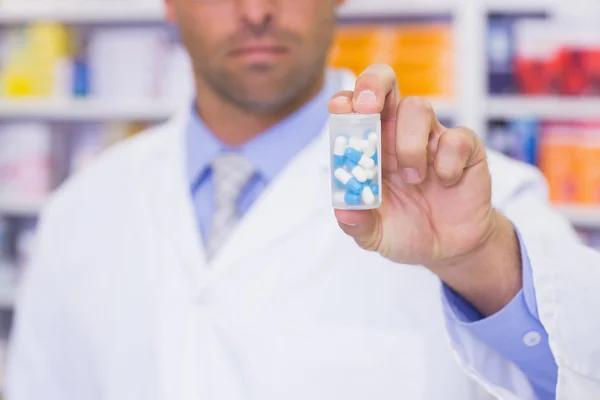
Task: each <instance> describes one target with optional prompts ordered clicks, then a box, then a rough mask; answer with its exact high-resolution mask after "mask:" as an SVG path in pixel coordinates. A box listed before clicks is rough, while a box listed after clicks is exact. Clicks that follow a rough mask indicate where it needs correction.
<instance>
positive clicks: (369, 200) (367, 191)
mask: <svg viewBox="0 0 600 400" xmlns="http://www.w3.org/2000/svg"><path fill="white" fill-rule="evenodd" d="M360 196H361V198H362V201H363V202H364V203H365V204H366V205H368V206H370V205H373V204H375V200H376V199H375V194H374V193H373V191H372V190H371V187H369V186H365V187H364V188H363V191H362V193H361V195H360Z"/></svg>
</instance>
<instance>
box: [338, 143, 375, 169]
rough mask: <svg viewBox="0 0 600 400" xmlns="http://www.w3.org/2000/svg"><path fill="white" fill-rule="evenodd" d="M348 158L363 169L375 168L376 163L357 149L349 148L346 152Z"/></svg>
mask: <svg viewBox="0 0 600 400" xmlns="http://www.w3.org/2000/svg"><path fill="white" fill-rule="evenodd" d="M345 155H346V158H347V159H349V160H351V161H354V162H355V163H357V164H358V165H360V166H361V167H363V168H373V167H375V161H374V160H373V159H372V158H370V157H367V156H366V155H365V154H364V153H363V152H362V151H358V150H356V149H355V148H352V147H348V148H347V149H346V152H345Z"/></svg>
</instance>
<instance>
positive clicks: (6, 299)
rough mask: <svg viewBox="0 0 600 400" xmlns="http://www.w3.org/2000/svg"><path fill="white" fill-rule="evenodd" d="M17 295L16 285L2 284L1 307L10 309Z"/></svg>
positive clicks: (0, 288) (0, 289) (0, 290)
mask: <svg viewBox="0 0 600 400" xmlns="http://www.w3.org/2000/svg"><path fill="white" fill-rule="evenodd" d="M16 296H17V292H16V288H15V286H9V285H0V309H10V308H12V307H13V305H14V304H15V298H16Z"/></svg>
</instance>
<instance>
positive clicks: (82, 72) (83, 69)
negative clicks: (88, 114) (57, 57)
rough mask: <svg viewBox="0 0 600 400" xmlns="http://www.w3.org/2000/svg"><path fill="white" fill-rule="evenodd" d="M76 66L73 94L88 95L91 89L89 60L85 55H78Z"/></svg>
mask: <svg viewBox="0 0 600 400" xmlns="http://www.w3.org/2000/svg"><path fill="white" fill-rule="evenodd" d="M74 68H75V72H74V74H73V95H74V96H75V97H86V96H87V95H88V94H89V91H90V79H89V68H88V63H87V60H86V59H85V58H83V57H77V58H76V59H75V61H74Z"/></svg>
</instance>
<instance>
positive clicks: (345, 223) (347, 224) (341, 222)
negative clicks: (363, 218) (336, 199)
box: [337, 218, 357, 226]
mask: <svg viewBox="0 0 600 400" xmlns="http://www.w3.org/2000/svg"><path fill="white" fill-rule="evenodd" d="M337 220H338V222H339V223H340V224H342V225H346V226H357V224H349V223H348V222H344V221H342V220H341V219H339V218H338V219H337Z"/></svg>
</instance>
